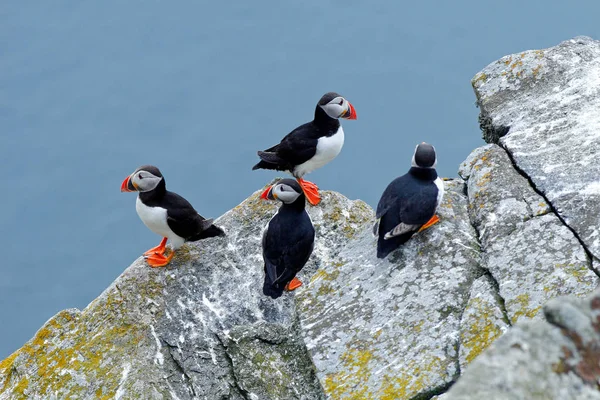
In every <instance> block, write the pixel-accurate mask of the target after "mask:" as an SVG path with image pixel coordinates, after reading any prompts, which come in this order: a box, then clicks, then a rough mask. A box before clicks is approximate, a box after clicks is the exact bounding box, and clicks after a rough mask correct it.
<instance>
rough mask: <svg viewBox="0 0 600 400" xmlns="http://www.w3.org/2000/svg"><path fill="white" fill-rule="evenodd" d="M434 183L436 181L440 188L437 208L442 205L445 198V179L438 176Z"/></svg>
mask: <svg viewBox="0 0 600 400" xmlns="http://www.w3.org/2000/svg"><path fill="white" fill-rule="evenodd" d="M433 183H435V186H437V188H438V195H437V200H436V204H435V207H436V208H437V207H439V206H440V204H441V203H442V199H443V198H444V181H443V180H442V179H441V178H440V177H438V178H437V179H436V180H435V181H433Z"/></svg>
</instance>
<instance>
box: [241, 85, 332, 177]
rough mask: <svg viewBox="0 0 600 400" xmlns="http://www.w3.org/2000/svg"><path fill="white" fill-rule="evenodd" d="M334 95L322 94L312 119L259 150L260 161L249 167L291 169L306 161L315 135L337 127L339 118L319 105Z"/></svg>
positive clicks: (314, 147)
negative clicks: (270, 145)
mask: <svg viewBox="0 0 600 400" xmlns="http://www.w3.org/2000/svg"><path fill="white" fill-rule="evenodd" d="M338 96H339V95H338V94H337V93H334V92H329V93H326V94H325V95H323V97H321V100H319V103H318V104H317V106H316V108H315V118H314V119H313V120H312V121H310V122H307V123H306V124H302V125H300V126H299V127H297V128H296V129H294V130H293V131H291V132H290V133H288V134H287V135H286V136H285V137H284V138H283V139H281V142H280V143H279V144H277V145H275V146H273V147H270V148H268V149H266V150H265V151H259V152H258V156H259V157H260V159H261V161H259V162H258V163H257V164H256V165H255V166H254V167H252V170H256V169H273V170H278V171H293V170H294V167H295V166H297V165H300V164H303V163H305V162H306V161H308V160H310V159H311V158H312V157H313V156H314V155H315V153H316V152H317V143H318V141H319V138H321V137H325V136H332V135H334V134H335V133H336V132H337V131H338V129H339V127H340V121H338V120H337V119H336V118H331V117H330V116H329V115H327V113H326V112H325V111H324V110H323V109H322V108H321V107H320V105H324V104H327V103H328V102H330V101H331V100H333V99H334V98H335V97H338Z"/></svg>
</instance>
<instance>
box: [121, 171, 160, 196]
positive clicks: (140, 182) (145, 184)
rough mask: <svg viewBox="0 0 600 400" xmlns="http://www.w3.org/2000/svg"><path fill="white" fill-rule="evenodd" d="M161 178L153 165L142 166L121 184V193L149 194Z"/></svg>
mask: <svg viewBox="0 0 600 400" xmlns="http://www.w3.org/2000/svg"><path fill="white" fill-rule="evenodd" d="M161 180H163V176H162V174H161V173H160V170H159V169H158V168H156V167H155V166H154V165H142V166H141V167H139V168H138V169H136V170H135V171H134V172H133V174H131V175H129V176H128V177H127V178H125V180H124V181H123V183H122V184H121V192H136V191H137V192H149V191H151V190H153V189H154V188H156V186H158V184H159V183H160V181H161Z"/></svg>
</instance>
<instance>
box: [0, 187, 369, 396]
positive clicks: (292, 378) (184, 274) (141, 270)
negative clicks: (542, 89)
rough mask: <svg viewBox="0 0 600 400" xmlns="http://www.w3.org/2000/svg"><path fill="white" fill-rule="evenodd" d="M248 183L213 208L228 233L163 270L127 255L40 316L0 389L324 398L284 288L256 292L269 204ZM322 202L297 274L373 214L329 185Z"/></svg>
mask: <svg viewBox="0 0 600 400" xmlns="http://www.w3.org/2000/svg"><path fill="white" fill-rule="evenodd" d="M259 193H260V192H257V193H255V194H254V195H252V196H251V197H250V198H249V199H248V200H246V201H245V202H243V203H242V204H240V205H239V206H237V207H236V208H234V209H233V210H231V211H230V212H228V213H226V214H225V215H224V216H222V217H221V218H219V220H218V224H219V225H220V226H222V227H224V229H225V230H226V232H227V234H228V236H227V238H225V239H221V238H214V239H209V240H205V241H201V242H198V243H193V244H188V245H186V246H185V247H184V248H183V249H182V250H181V251H179V252H178V253H177V255H176V257H175V258H174V261H173V262H172V264H171V265H169V266H168V267H167V268H164V269H152V268H148V267H147V266H146V265H145V263H144V262H143V260H141V259H138V260H137V261H136V262H135V263H134V264H133V265H132V266H131V267H129V268H128V269H127V270H126V271H125V272H124V273H123V274H122V275H121V276H120V277H119V278H118V279H117V280H116V281H115V282H114V283H113V284H112V285H111V286H110V287H109V288H108V289H106V291H105V292H104V293H102V295H100V296H99V297H98V298H97V299H96V300H94V301H93V302H92V303H91V304H90V305H89V306H88V307H86V308H85V309H84V310H83V311H78V310H66V311H63V312H61V313H59V314H57V315H56V316H55V317H53V318H51V319H50V320H49V321H48V322H47V323H46V324H45V325H44V327H42V329H40V330H39V331H38V332H37V334H36V335H35V337H34V338H33V339H31V340H30V341H29V342H28V343H26V344H25V345H24V346H23V347H22V348H21V349H20V350H18V351H17V352H16V353H14V354H13V355H12V356H10V357H9V358H8V359H6V360H4V361H3V362H2V363H1V364H0V399H15V398H28V399H29V398H33V399H35V398H39V399H49V398H56V399H63V398H101V397H105V396H107V397H112V396H115V398H132V397H136V398H144V399H171V398H172V399H177V398H179V399H191V398H199V399H261V400H263V399H306V400H312V399H323V398H324V394H323V390H322V388H321V385H320V384H319V380H318V378H317V375H316V373H315V370H314V367H313V364H312V361H311V358H310V356H309V353H308V352H307V351H306V346H305V345H304V342H303V338H302V335H301V330H300V326H299V319H298V316H297V313H296V310H295V309H296V307H295V303H294V296H293V295H291V294H290V295H286V296H283V297H282V298H281V299H279V300H278V301H273V300H271V299H269V298H267V297H265V296H263V295H262V292H261V290H262V280H263V266H262V255H261V254H262V253H261V247H260V240H261V235H262V230H263V228H264V226H265V225H266V224H267V222H268V221H269V219H270V218H271V216H272V215H273V214H274V212H275V210H276V205H275V204H274V202H265V201H261V200H260V199H259V197H258V196H259ZM322 204H323V206H321V207H318V208H311V209H310V213H311V217H312V219H313V221H314V224H315V226H316V229H317V232H318V242H317V246H316V248H315V253H314V255H313V257H312V258H311V260H310V261H309V263H310V265H308V266H307V268H306V269H307V272H306V274H308V275H310V274H311V270H312V271H313V272H314V270H315V269H316V267H317V266H318V265H319V264H321V263H323V262H324V261H327V260H330V259H332V258H335V257H336V255H337V253H338V252H339V251H340V249H341V246H342V244H343V243H345V242H346V241H347V240H348V239H349V238H352V237H353V236H354V235H355V233H356V232H357V231H358V230H360V229H362V228H364V227H366V223H367V222H368V221H370V220H371V218H372V215H373V213H372V210H371V209H370V208H369V207H368V206H367V205H366V204H364V203H363V202H360V201H349V200H348V199H346V198H344V197H343V196H341V195H339V194H335V193H329V192H325V193H323V203H322ZM303 272H304V271H303Z"/></svg>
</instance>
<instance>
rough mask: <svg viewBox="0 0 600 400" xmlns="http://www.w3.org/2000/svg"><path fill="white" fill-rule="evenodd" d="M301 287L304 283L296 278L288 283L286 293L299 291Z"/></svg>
mask: <svg viewBox="0 0 600 400" xmlns="http://www.w3.org/2000/svg"><path fill="white" fill-rule="evenodd" d="M300 286H302V281H300V279H298V278H296V277H294V279H292V280H291V281H289V282H288V284H287V285H285V288H284V289H285V291H286V292H293V291H294V290H296V289H298V288H299V287H300Z"/></svg>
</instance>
